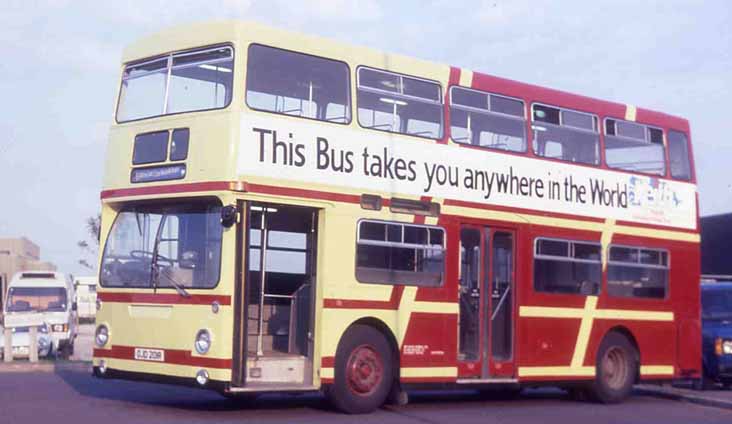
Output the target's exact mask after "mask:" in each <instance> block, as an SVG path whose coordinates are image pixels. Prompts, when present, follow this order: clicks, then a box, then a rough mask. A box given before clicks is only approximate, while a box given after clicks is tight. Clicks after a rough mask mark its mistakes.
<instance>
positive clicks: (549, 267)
mask: <svg viewBox="0 0 732 424" xmlns="http://www.w3.org/2000/svg"><path fill="white" fill-rule="evenodd" d="M600 252H601V247H600V245H599V244H595V243H586V242H575V241H566V240H553V239H537V240H536V245H535V248H534V289H535V290H536V291H539V292H549V293H573V294H583V295H596V294H598V293H599V292H600V284H601V282H602V259H601V258H602V257H601V254H600Z"/></svg>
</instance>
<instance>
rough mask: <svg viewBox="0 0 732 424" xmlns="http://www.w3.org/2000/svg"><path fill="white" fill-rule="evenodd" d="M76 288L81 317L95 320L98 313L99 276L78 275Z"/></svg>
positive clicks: (78, 310)
mask: <svg viewBox="0 0 732 424" xmlns="http://www.w3.org/2000/svg"><path fill="white" fill-rule="evenodd" d="M74 289H75V290H76V313H77V314H78V315H79V319H90V320H93V319H94V317H96V315H97V277H76V279H75V280H74Z"/></svg>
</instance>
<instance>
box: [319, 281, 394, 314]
mask: <svg viewBox="0 0 732 424" xmlns="http://www.w3.org/2000/svg"><path fill="white" fill-rule="evenodd" d="M403 292H404V286H394V287H392V289H391V296H390V298H389V300H357V299H323V307H324V308H327V309H381V310H384V309H386V310H391V311H395V310H397V309H398V308H399V302H401V300H402V293H403Z"/></svg>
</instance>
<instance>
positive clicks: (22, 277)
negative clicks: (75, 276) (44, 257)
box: [9, 271, 69, 287]
mask: <svg viewBox="0 0 732 424" xmlns="http://www.w3.org/2000/svg"><path fill="white" fill-rule="evenodd" d="M68 285H69V281H68V279H67V278H66V275H65V274H63V273H61V272H49V271H24V272H19V273H17V274H15V275H14V276H13V278H12V279H11V280H10V284H9V287H60V286H63V287H67V286H68Z"/></svg>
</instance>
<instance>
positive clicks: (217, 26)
mask: <svg viewBox="0 0 732 424" xmlns="http://www.w3.org/2000/svg"><path fill="white" fill-rule="evenodd" d="M237 41H244V43H241V44H244V45H246V44H248V43H249V42H260V43H271V44H273V45H275V46H277V47H285V48H288V47H289V48H290V49H294V50H298V51H302V52H305V53H311V54H316V55H321V56H324V57H330V58H333V59H340V60H343V61H346V62H349V63H350V64H355V65H361V64H362V65H370V66H377V67H382V68H390V67H392V66H393V67H394V68H395V69H399V70H402V71H405V72H412V73H413V74H415V75H417V76H422V77H427V78H434V79H438V78H435V75H434V74H438V73H439V74H444V75H450V74H451V70H452V69H458V68H454V67H450V66H448V65H446V64H438V63H435V62H430V61H426V60H422V59H417V58H413V57H408V56H403V55H399V54H393V53H385V52H382V51H379V50H375V49H372V48H369V47H362V46H355V45H352V44H346V43H341V42H338V41H334V40H331V39H327V38H323V37H318V36H313V35H308V34H302V33H296V32H291V31H286V30H282V29H278V28H273V27H269V26H266V25H262V24H259V23H256V22H252V21H239V20H226V21H211V22H199V23H192V24H184V25H178V26H174V27H170V28H167V29H164V30H161V31H160V32H157V33H155V34H152V35H149V36H147V37H144V38H141V39H139V40H137V41H136V42H134V43H132V44H130V45H129V46H127V47H126V48H125V49H124V52H123V55H122V62H123V63H125V64H126V63H129V62H135V61H139V60H142V59H146V58H150V57H154V56H158V55H161V54H165V53H170V52H173V51H180V50H187V49H191V48H196V47H202V46H207V45H214V44H221V43H227V42H234V43H236V42H237ZM295 47H297V48H295ZM420 70H421V72H420ZM460 70H461V71H462V73H467V74H472V79H473V85H474V86H475V85H477V86H483V85H490V86H491V87H496V88H497V90H496V91H497V94H513V95H516V94H517V93H520V94H521V95H522V96H524V97H526V98H529V99H530V101H536V102H542V101H551V102H555V103H556V102H559V103H565V104H571V105H572V107H574V108H577V109H584V110H586V111H593V112H603V114H605V115H616V116H618V115H619V117H622V116H624V115H625V110H626V106H627V105H625V104H622V103H617V102H612V101H606V100H601V99H597V98H592V97H587V96H583V95H579V94H574V93H570V92H566V91H562V90H556V89H552V88H547V87H542V86H538V85H534V84H528V83H524V82H519V81H515V80H511V79H508V78H502V77H497V76H493V75H489V74H485V73H481V72H473V71H471V70H467V69H460ZM461 80H462V78H461ZM441 82H442V83H443V88H446V87H447V86H448V85H466V84H461V81H449V80H447V81H441ZM467 85H468V86H469V85H470V84H469V83H468V84H467ZM502 92H504V93H502ZM636 113H637V120H638V121H643V122H648V123H651V124H656V125H668V126H671V127H674V128H675V129H677V130H680V131H685V132H687V133H689V123H688V121H687V120H686V119H685V118H682V117H679V116H675V115H670V114H667V113H663V112H660V111H653V110H650V109H644V108H637V109H636Z"/></svg>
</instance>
